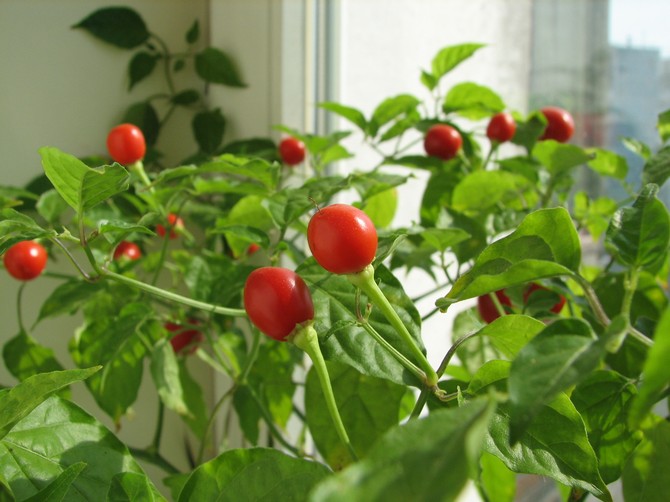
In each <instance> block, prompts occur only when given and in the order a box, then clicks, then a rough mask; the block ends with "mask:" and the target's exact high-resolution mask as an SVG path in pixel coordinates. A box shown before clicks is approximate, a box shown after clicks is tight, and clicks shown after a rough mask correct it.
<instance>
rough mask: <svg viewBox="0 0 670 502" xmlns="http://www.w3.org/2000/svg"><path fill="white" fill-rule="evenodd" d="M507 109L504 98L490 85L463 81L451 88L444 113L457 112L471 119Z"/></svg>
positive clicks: (443, 106)
mask: <svg viewBox="0 0 670 502" xmlns="http://www.w3.org/2000/svg"><path fill="white" fill-rule="evenodd" d="M504 109H505V103H504V102H503V100H502V99H501V98H500V96H498V94H496V93H495V92H494V91H493V90H492V89H490V88H489V87H486V86H483V85H478V84H475V83H473V82H463V83H461V84H457V85H455V86H453V87H452V88H451V89H449V92H448V93H447V96H446V97H445V98H444V104H443V105H442V110H443V111H444V113H447V114H448V113H452V112H455V113H457V114H458V115H460V116H462V117H465V118H467V119H470V120H480V119H484V118H486V117H489V116H491V115H493V114H495V113H498V112H501V111H503V110H504Z"/></svg>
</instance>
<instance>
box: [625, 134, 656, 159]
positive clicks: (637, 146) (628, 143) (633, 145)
mask: <svg viewBox="0 0 670 502" xmlns="http://www.w3.org/2000/svg"><path fill="white" fill-rule="evenodd" d="M621 144H622V145H623V146H624V147H625V148H626V149H627V150H629V151H631V152H633V153H634V154H636V155H639V156H640V157H642V158H643V159H644V160H646V161H648V160H649V158H650V157H651V148H649V145H647V144H646V143H643V142H642V141H640V140H638V139H635V138H626V137H624V138H621Z"/></svg>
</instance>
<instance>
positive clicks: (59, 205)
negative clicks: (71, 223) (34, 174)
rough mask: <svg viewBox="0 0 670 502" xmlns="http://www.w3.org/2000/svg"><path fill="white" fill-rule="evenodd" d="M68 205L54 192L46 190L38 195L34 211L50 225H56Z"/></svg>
mask: <svg viewBox="0 0 670 502" xmlns="http://www.w3.org/2000/svg"><path fill="white" fill-rule="evenodd" d="M67 208H68V204H67V202H65V201H64V200H63V197H61V196H60V194H59V193H58V191H56V190H53V189H52V190H47V191H46V192H44V193H43V194H42V195H40V198H39V200H38V201H37V204H35V209H37V212H38V213H39V215H40V216H41V217H42V218H44V219H45V220H46V221H47V222H49V223H51V224H52V225H53V224H55V223H58V222H59V220H60V217H61V215H62V214H63V213H64V212H65V211H66V210H67Z"/></svg>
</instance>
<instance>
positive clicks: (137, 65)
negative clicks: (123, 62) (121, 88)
mask: <svg viewBox="0 0 670 502" xmlns="http://www.w3.org/2000/svg"><path fill="white" fill-rule="evenodd" d="M157 63H158V56H156V55H155V54H151V53H150V52H146V51H139V52H138V53H136V54H135V55H134V56H133V57H132V59H131V60H130V63H128V79H129V82H128V90H129V91H130V90H131V89H132V88H133V87H135V85H136V84H138V83H139V82H141V81H142V80H144V79H145V78H147V77H148V76H149V75H151V73H152V72H153V71H154V68H155V67H156V64H157Z"/></svg>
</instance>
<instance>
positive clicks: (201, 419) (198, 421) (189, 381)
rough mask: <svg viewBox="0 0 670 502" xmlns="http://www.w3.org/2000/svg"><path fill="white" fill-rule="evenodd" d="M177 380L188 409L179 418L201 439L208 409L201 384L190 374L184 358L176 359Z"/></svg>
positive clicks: (206, 422) (207, 417)
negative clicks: (177, 366) (177, 367)
mask: <svg viewBox="0 0 670 502" xmlns="http://www.w3.org/2000/svg"><path fill="white" fill-rule="evenodd" d="M178 364H179V380H180V384H181V388H182V389H183V394H184V403H186V409H187V410H188V411H189V413H188V414H186V415H181V418H182V420H183V421H184V422H186V424H187V425H188V426H189V427H190V429H191V430H192V431H193V433H194V434H195V435H196V436H197V437H198V438H199V439H200V440H201V441H202V440H203V439H204V437H205V434H206V431H207V424H208V420H209V411H208V409H207V404H206V403H205V396H204V395H203V392H202V386H201V385H200V384H199V383H198V382H197V381H196V380H195V379H194V378H193V377H192V376H191V373H190V372H189V369H188V365H187V364H186V359H181V360H179V361H178Z"/></svg>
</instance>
